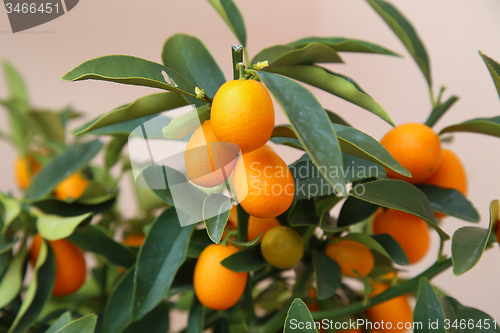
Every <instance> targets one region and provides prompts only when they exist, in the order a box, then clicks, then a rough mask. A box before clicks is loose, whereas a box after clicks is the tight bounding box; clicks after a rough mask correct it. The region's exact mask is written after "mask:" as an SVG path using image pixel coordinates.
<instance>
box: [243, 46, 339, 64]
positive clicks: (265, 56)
mask: <svg viewBox="0 0 500 333" xmlns="http://www.w3.org/2000/svg"><path fill="white" fill-rule="evenodd" d="M266 60H267V61H268V62H269V66H268V67H265V70H268V69H270V68H273V67H280V66H296V65H312V64H315V63H337V62H342V59H341V58H340V56H339V54H338V53H337V51H335V50H334V49H332V48H330V47H328V46H326V45H323V44H320V43H310V44H307V45H305V46H304V47H301V48H293V47H291V46H287V45H275V46H271V47H268V48H266V49H263V50H262V51H260V52H259V53H258V54H257V55H256V56H255V57H253V59H252V61H251V64H252V65H254V64H256V63H257V62H259V61H266Z"/></svg>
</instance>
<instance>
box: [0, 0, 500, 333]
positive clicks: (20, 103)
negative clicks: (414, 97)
mask: <svg viewBox="0 0 500 333" xmlns="http://www.w3.org/2000/svg"><path fill="white" fill-rule="evenodd" d="M210 3H211V4H212V5H213V6H214V8H215V9H216V11H217V12H218V13H219V14H220V16H221V17H222V19H223V20H224V21H225V22H226V23H227V25H228V26H229V28H230V29H231V30H232V32H233V33H234V35H235V37H236V38H237V40H238V41H239V44H241V45H232V46H231V45H230V44H229V45H228V48H227V51H228V52H231V54H232V62H231V63H225V64H220V66H223V67H227V68H229V66H231V67H232V70H233V77H232V78H230V80H226V78H225V77H224V75H223V73H222V70H221V67H219V64H217V63H216V62H215V60H214V59H213V57H212V56H211V54H210V53H209V51H208V49H207V48H206V46H205V45H204V44H203V43H202V42H201V41H200V40H199V39H198V38H196V37H194V36H190V35H186V34H182V33H179V34H175V35H173V36H171V37H169V38H168V39H167V40H166V42H165V44H164V45H163V52H162V55H161V59H162V62H163V63H162V64H159V63H154V62H151V61H148V60H144V59H141V58H137V57H134V56H128V55H109V56H103V57H99V58H95V59H92V60H89V61H87V62H84V63H82V64H81V65H79V66H77V67H76V68H74V69H72V70H71V71H69V72H68V73H67V74H65V75H64V76H63V77H62V79H63V80H64V81H81V80H102V81H110V82H115V83H120V84H128V85H139V86H145V87H150V88H153V89H156V92H154V93H153V94H150V95H146V96H143V97H141V98H139V99H137V100H135V101H132V102H130V104H126V105H123V106H120V107H117V108H116V109H114V110H112V111H110V112H108V113H106V114H104V115H102V116H100V117H98V118H97V119H93V120H92V121H89V122H88V123H86V124H84V125H82V126H80V127H78V128H77V129H76V130H74V131H73V134H74V135H71V136H68V135H66V134H65V133H66V129H67V127H68V126H67V124H68V123H69V122H71V121H72V120H73V119H74V118H77V117H79V116H80V114H79V113H78V112H76V111H74V110H73V109H71V108H66V109H64V110H49V109H39V108H37V107H35V106H33V105H31V103H30V100H29V97H28V93H27V90H26V88H25V84H24V82H23V79H22V78H21V75H20V73H19V72H18V71H17V70H16V69H14V67H13V66H12V65H10V63H8V62H4V71H3V72H4V76H5V79H6V80H5V82H6V83H7V86H8V88H9V89H8V90H9V92H10V94H9V96H8V97H6V98H3V99H1V100H0V102H1V104H2V106H3V108H4V109H5V111H6V114H7V116H8V121H9V129H10V132H9V133H6V134H2V139H5V140H8V141H9V142H11V143H12V145H13V146H14V147H15V148H16V149H17V152H18V158H17V159H16V161H15V163H14V175H15V179H16V181H17V183H18V186H19V188H20V189H21V190H22V192H19V193H22V194H23V195H22V196H14V195H12V193H0V202H1V205H0V207H1V220H0V229H1V234H0V235H1V238H0V332H8V333H21V332H50V333H53V332H59V333H76V332H81V333H90V332H102V333H120V332H127V333H129V332H148V333H156V332H157V333H164V332H171V331H172V330H171V328H170V324H171V320H172V318H173V316H175V315H178V314H179V312H185V313H186V314H187V316H188V320H187V326H186V327H185V328H184V330H183V331H182V332H186V333H201V332H214V333H222V332H234V333H236V332H238V333H239V332H263V333H274V332H285V333H289V332H307V333H312V332H344V333H346V332H350V333H354V332H357V333H361V332H364V333H368V332H373V333H375V332H378V333H381V332H384V333H385V332H436V333H445V332H464V333H465V332H500V328H499V327H498V324H497V322H496V321H495V319H494V318H492V317H491V316H490V315H488V314H486V313H485V312H483V311H481V310H479V309H476V308H472V307H468V306H467V305H464V304H461V303H460V301H459V300H457V299H455V298H453V296H452V295H448V294H447V293H445V292H444V291H443V290H441V289H439V288H436V287H435V286H433V284H432V281H433V278H434V277H436V276H437V275H439V274H441V273H443V272H444V271H446V270H448V269H452V270H453V273H454V274H455V275H457V276H459V275H462V274H464V273H466V272H468V271H469V270H471V269H472V268H473V267H474V266H475V265H476V264H477V263H478V261H479V260H480V258H481V256H482V254H483V252H484V251H485V250H488V249H490V248H492V247H493V244H494V243H495V242H497V241H498V239H500V228H498V229H497V221H498V219H499V202H498V200H493V201H491V204H490V211H489V228H481V227H477V226H474V224H471V226H466V227H462V228H456V230H455V231H454V233H453V234H447V233H446V232H445V231H444V230H443V229H442V228H441V221H442V220H443V219H446V218H447V217H450V216H451V217H455V218H458V219H461V220H463V221H466V222H470V223H477V222H479V221H480V216H479V213H478V211H476V209H475V208H474V206H473V204H472V203H471V202H470V201H469V200H468V199H467V190H468V182H467V172H466V170H465V168H464V166H463V165H462V162H461V160H460V158H459V156H457V154H456V153H455V152H454V151H453V149H447V148H443V145H442V143H443V135H445V136H444V138H446V135H448V133H456V134H455V135H460V132H473V133H480V134H486V135H490V136H496V137H500V117H494V118H474V119H470V120H465V121H463V122H461V123H458V124H451V125H450V124H448V125H446V126H445V127H443V128H440V129H436V128H435V127H434V125H435V124H436V122H437V121H438V120H439V119H440V118H441V117H442V116H443V115H444V114H445V113H446V112H447V111H448V110H450V109H451V108H452V106H453V105H454V104H455V102H456V101H457V99H458V98H457V97H456V96H451V97H449V98H448V99H446V98H444V95H445V94H444V89H441V90H440V91H437V93H436V94H435V92H436V89H435V86H433V85H432V81H431V73H430V66H429V59H428V56H427V53H426V50H425V48H424V45H423V44H422V41H421V40H420V39H419V37H418V35H417V33H416V31H415V30H414V28H413V26H412V25H411V24H410V22H408V21H407V19H406V18H405V16H403V14H401V13H400V12H399V11H398V9H397V8H396V7H394V6H393V5H392V4H390V3H389V2H386V1H385V0H367V6H371V7H372V8H373V9H374V12H373V14H374V15H376V14H378V15H379V16H380V17H381V18H382V20H383V21H385V23H387V25H388V26H389V27H390V28H391V29H392V31H393V32H394V33H395V34H396V36H397V37H398V38H399V39H400V40H401V42H402V43H403V44H404V46H405V47H406V49H407V50H408V52H409V54H410V55H411V57H412V58H413V60H414V61H416V63H417V65H418V67H419V68H420V70H421V72H422V73H423V75H424V77H425V79H426V82H427V84H428V88H429V91H430V92H431V98H430V99H431V102H432V105H431V106H430V109H431V110H432V111H431V112H430V114H429V115H428V118H427V120H426V121H425V123H417V122H413V123H406V124H395V123H394V122H393V120H392V119H391V117H390V116H389V114H388V113H387V112H386V111H385V110H384V108H382V106H381V105H380V104H379V103H377V102H376V101H375V100H374V99H373V98H372V97H370V95H368V93H367V92H365V91H364V90H363V89H362V88H361V87H360V86H359V85H358V84H357V83H356V82H355V81H354V80H353V79H351V78H350V77H347V76H345V75H342V74H339V73H336V72H332V71H330V70H328V69H326V68H324V67H322V65H321V64H325V63H341V62H343V60H342V54H343V53H344V52H358V53H363V54H366V55H365V56H366V57H367V58H369V57H370V54H379V55H385V56H388V57H391V56H399V55H398V54H396V53H395V52H393V51H391V50H389V49H387V48H385V47H383V46H380V45H376V44H373V43H370V42H366V41H362V40H357V39H349V38H343V37H342V38H341V37H325V38H323V37H308V38H302V39H299V40H296V41H294V42H290V43H287V44H282V45H274V46H270V47H268V48H265V49H263V50H261V51H260V52H258V53H255V55H254V56H253V58H250V57H249V52H247V49H246V30H245V26H244V22H243V17H242V15H241V13H240V12H239V10H238V9H237V7H236V5H235V3H233V1H232V0H210ZM298 37H301V36H298ZM481 58H482V60H481ZM407 61H411V60H410V59H408V60H407ZM477 61H480V62H481V61H484V63H485V64H486V66H487V69H488V70H489V73H490V74H491V77H492V78H493V81H494V84H495V86H496V89H497V90H498V91H499V94H500V64H499V63H497V62H496V61H495V60H493V59H491V58H490V57H488V56H487V55H485V54H483V53H481V52H479V56H478V57H477ZM338 68H341V67H338ZM484 80H485V81H484V82H485V83H484V84H485V85H487V84H491V82H490V81H489V78H485V79H484ZM68 84H70V83H68ZM304 84H307V85H308V86H312V87H316V88H319V89H321V90H324V91H326V92H327V93H330V95H325V96H329V98H342V99H344V100H346V101H348V102H350V103H353V104H355V105H357V106H359V108H362V109H364V110H366V111H367V112H371V113H373V114H374V115H376V116H378V117H379V118H380V121H381V122H384V121H385V122H387V123H389V124H390V125H392V126H393V128H392V129H391V130H390V131H388V132H387V133H386V134H385V136H383V138H382V139H381V140H380V141H378V140H376V139H374V138H373V137H372V136H370V135H369V134H367V133H364V132H362V131H360V130H358V129H356V128H355V127H354V126H355V124H349V123H347V122H346V121H345V120H344V119H343V118H342V115H341V112H339V114H337V113H333V112H331V111H329V110H325V109H324V108H323V106H322V104H321V101H320V100H318V99H317V98H316V97H315V96H314V95H313V93H312V92H311V91H310V90H309V89H308V88H306V86H304ZM74 86H75V89H78V84H77V83H74ZM103 87H104V89H105V85H103ZM322 96H323V95H322ZM274 102H277V103H274ZM275 105H279V107H280V108H281V109H282V110H283V112H284V114H285V115H286V117H287V118H288V123H287V124H276V123H275ZM445 141H446V140H445ZM269 143H271V144H269ZM281 145H285V146H288V147H291V148H293V149H295V150H297V151H301V152H302V153H301V154H302V157H300V158H299V159H298V160H296V161H295V162H293V163H291V164H289V165H287V164H286V163H285V162H284V161H283V159H282V157H280V155H279V154H278V153H277V152H276V151H279V147H280V146H281ZM98 155H99V156H102V157H103V158H96V156H98ZM112 169H113V170H114V171H118V172H113V171H112ZM124 177H128V178H129V179H133V181H134V190H135V192H136V194H137V195H136V199H137V202H138V211H137V212H136V214H135V216H134V217H133V218H125V217H124V216H123V215H122V214H121V213H120V211H119V209H118V208H117V200H118V199H119V197H120V187H119V181H120V179H122V178H124ZM492 199H494V198H492ZM335 209H336V210H335ZM334 211H335V212H337V213H334ZM482 213H483V215H486V216H487V213H488V212H482ZM433 233H436V235H439V238H440V250H439V253H438V255H437V256H436V258H435V260H434V262H433V263H432V264H431V265H429V266H428V267H427V268H426V269H425V270H424V271H423V272H422V273H421V274H418V275H415V276H413V277H410V278H407V277H406V276H405V277H402V276H401V274H400V273H401V272H402V271H404V270H406V268H407V267H411V265H413V264H415V263H417V262H420V261H421V260H422V258H423V257H424V256H425V255H426V254H427V253H428V250H429V248H430V244H431V234H433ZM450 244H451V257H448V255H446V254H445V252H444V249H445V247H446V246H450ZM485 297H486V295H485Z"/></svg>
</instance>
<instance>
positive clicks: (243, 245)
mask: <svg viewBox="0 0 500 333" xmlns="http://www.w3.org/2000/svg"><path fill="white" fill-rule="evenodd" d="M263 234H264V233H263V232H262V233H261V234H260V235H259V236H257V238H255V239H252V240H251V241H249V242H243V241H239V240H237V239H232V238H229V239H228V241H229V242H230V243H231V244H233V245H234V246H235V247H236V248H238V249H240V250H244V249H247V248H250V247H254V246H255V245H257V244H259V242H260V240H261V239H262V235H263Z"/></svg>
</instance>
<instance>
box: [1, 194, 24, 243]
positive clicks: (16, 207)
mask: <svg viewBox="0 0 500 333" xmlns="http://www.w3.org/2000/svg"><path fill="white" fill-rule="evenodd" d="M0 203H2V205H3V213H4V216H3V227H2V231H1V240H2V241H7V230H8V229H9V226H10V225H11V224H12V222H14V220H15V219H16V218H17V217H18V216H19V214H21V205H20V204H19V202H17V200H15V199H13V198H9V197H7V196H5V195H4V194H2V193H0Z"/></svg>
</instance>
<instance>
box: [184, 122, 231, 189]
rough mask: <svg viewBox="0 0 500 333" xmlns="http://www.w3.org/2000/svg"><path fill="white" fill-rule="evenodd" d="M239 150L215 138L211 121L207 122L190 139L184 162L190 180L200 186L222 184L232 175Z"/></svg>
mask: <svg viewBox="0 0 500 333" xmlns="http://www.w3.org/2000/svg"><path fill="white" fill-rule="evenodd" d="M238 152H239V148H238V147H237V146H236V145H234V144H231V143H228V142H219V141H218V140H217V138H216V137H215V134H214V131H213V128H212V122H211V120H207V121H205V122H204V123H203V124H202V125H201V126H200V127H198V129H197V130H196V131H194V133H193V135H192V136H191V138H190V139H189V141H188V143H187V146H186V151H185V153H184V162H185V164H186V172H187V176H188V178H189V180H191V181H192V182H193V183H195V184H196V185H199V186H204V187H214V186H218V185H220V184H222V183H223V182H224V181H225V180H226V179H227V177H229V175H230V174H231V171H232V170H233V168H234V164H235V163H236V156H237V154H238Z"/></svg>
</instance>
